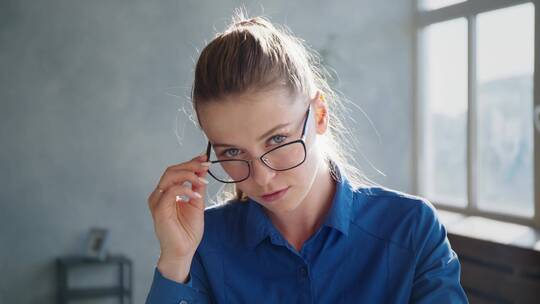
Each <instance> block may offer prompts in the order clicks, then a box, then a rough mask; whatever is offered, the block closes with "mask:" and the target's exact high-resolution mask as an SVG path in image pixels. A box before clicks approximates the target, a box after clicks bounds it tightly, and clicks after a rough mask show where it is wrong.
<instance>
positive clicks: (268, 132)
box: [212, 122, 291, 148]
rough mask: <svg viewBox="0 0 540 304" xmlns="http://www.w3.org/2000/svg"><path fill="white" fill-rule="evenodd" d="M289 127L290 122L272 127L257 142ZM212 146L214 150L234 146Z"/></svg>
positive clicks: (218, 144)
mask: <svg viewBox="0 0 540 304" xmlns="http://www.w3.org/2000/svg"><path fill="white" fill-rule="evenodd" d="M289 125H291V123H290V122H288V123H282V124H279V125H277V126H275V127H273V128H272V129H270V130H268V131H267V132H265V133H264V134H263V135H261V136H259V138H258V139H257V141H261V140H263V139H264V138H265V137H268V136H269V135H270V134H272V133H274V132H276V131H277V130H279V129H282V128H285V127H287V126H289ZM212 146H213V147H214V148H220V147H235V145H230V144H222V143H213V144H212Z"/></svg>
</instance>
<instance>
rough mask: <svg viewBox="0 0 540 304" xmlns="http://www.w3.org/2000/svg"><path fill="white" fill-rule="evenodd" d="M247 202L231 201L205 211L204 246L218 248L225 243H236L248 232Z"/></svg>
mask: <svg viewBox="0 0 540 304" xmlns="http://www.w3.org/2000/svg"><path fill="white" fill-rule="evenodd" d="M248 205H249V204H248V203H247V202H243V201H238V200H231V201H227V202H224V203H220V204H214V205H210V206H207V207H206V208H205V210H204V235H203V241H202V242H203V245H204V247H208V248H218V247H221V246H222V245H223V243H224V242H225V243H236V242H237V241H240V238H241V237H242V235H243V234H244V231H245V230H246V221H245V219H246V218H247V217H248V215H247V213H248V209H249V208H248V207H249V206H248Z"/></svg>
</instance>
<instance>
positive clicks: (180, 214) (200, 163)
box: [148, 155, 208, 271]
mask: <svg viewBox="0 0 540 304" xmlns="http://www.w3.org/2000/svg"><path fill="white" fill-rule="evenodd" d="M205 161H206V155H200V156H198V157H195V158H194V159H192V160H190V161H188V162H184V163H181V164H179V165H174V166H170V167H168V168H167V169H166V170H165V172H164V173H163V175H162V176H161V179H160V181H159V183H158V185H157V187H156V189H155V190H154V191H152V193H150V196H149V197H148V206H149V208H150V212H151V213H152V218H153V220H154V229H155V232H156V236H157V238H158V240H159V243H160V248H161V256H160V262H163V261H167V264H188V265H189V264H190V263H191V259H192V258H193V255H194V254H195V251H196V250H197V247H198V246H199V243H200V242H201V239H202V236H203V231H204V207H205V204H204V197H203V196H204V194H205V193H206V184H207V183H208V182H207V181H206V179H205V177H206V175H207V173H208V163H206V162H205ZM186 182H189V183H190V184H191V186H188V185H186ZM181 196H184V197H187V198H189V200H187V201H184V200H180V199H179V197H181ZM188 261H189V263H187V262H188ZM188 271H189V269H188Z"/></svg>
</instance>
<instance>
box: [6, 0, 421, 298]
mask: <svg viewBox="0 0 540 304" xmlns="http://www.w3.org/2000/svg"><path fill="white" fill-rule="evenodd" d="M241 4H242V2H240V1H214V2H211V1H195V0H190V1H177V0H175V1H173V0H168V1H165V0H163V1H148V0H137V1H127V0H126V1H121V0H116V1H105V0H101V1H81V0H79V1H71V0H49V1H28V0H24V1H23V0H3V1H1V2H0V204H1V209H0V248H1V249H0V273H1V274H2V276H1V277H0V303H53V302H54V301H55V283H56V281H55V277H54V258H55V257H57V256H61V255H65V254H73V253H77V252H78V250H79V249H80V246H81V243H82V242H83V241H84V236H85V233H86V232H87V230H88V229H89V228H90V227H92V226H102V227H106V228H108V229H110V231H111V243H110V251H111V252H114V253H122V254H126V255H127V256H129V257H131V258H132V259H133V261H134V265H135V273H134V277H135V281H134V288H135V303H143V301H144V299H145V297H146V294H147V292H148V288H149V286H150V283H151V279H152V273H153V268H154V265H155V261H156V259H157V257H158V254H159V251H158V243H157V241H156V239H155V236H154V232H153V226H152V220H151V217H150V214H149V212H148V210H147V206H146V198H147V195H148V194H149V192H150V191H151V190H152V188H153V187H154V186H155V183H156V182H157V179H158V178H159V176H160V175H161V173H162V171H163V169H164V168H165V167H166V166H168V165H171V164H174V163H179V162H182V161H184V160H186V159H189V158H191V157H192V156H194V155H195V154H196V153H199V152H202V150H203V149H204V141H203V140H202V137H201V134H199V133H198V132H197V130H196V129H195V128H194V127H193V126H192V125H191V124H190V123H189V122H187V120H186V119H185V117H184V116H183V115H178V113H179V112H178V109H179V108H181V107H182V106H184V103H185V102H186V100H187V99H186V98H185V96H186V95H187V94H188V92H189V87H190V85H191V80H192V71H193V66H194V61H195V60H196V58H197V49H199V50H200V49H201V48H202V47H203V45H204V42H205V40H207V41H208V40H210V39H211V38H212V36H213V34H214V30H221V29H223V27H224V25H225V23H226V22H227V21H228V20H229V17H230V14H231V12H232V10H233V9H234V8H235V7H237V6H239V5H241ZM246 6H247V8H248V9H249V11H250V13H251V14H252V15H256V14H259V13H263V14H265V15H267V16H269V17H270V18H271V19H272V20H273V21H276V22H278V23H286V24H287V25H288V26H289V27H290V28H291V29H292V30H293V32H295V33H296V34H297V35H299V36H301V37H302V38H304V39H305V40H306V41H307V42H308V43H309V44H311V45H312V46H313V48H315V49H317V50H319V51H322V52H323V53H325V54H326V56H327V57H326V58H327V62H328V63H329V64H330V65H332V66H333V67H334V68H335V70H336V71H337V73H338V75H339V77H340V78H339V82H338V83H337V84H336V87H337V89H339V90H341V91H342V92H343V93H344V94H345V95H347V96H348V97H349V99H350V100H352V101H353V102H355V103H356V104H357V105H359V106H361V107H362V108H363V109H364V111H365V112H366V113H367V114H368V115H369V117H370V118H371V119H372V120H373V122H374V124H375V126H376V128H377V130H378V132H379V133H380V137H378V136H377V135H376V133H375V132H374V130H373V129H372V128H371V127H370V126H369V124H368V122H367V120H366V119H365V118H364V117H362V116H361V115H360V114H359V113H360V112H359V111H358V110H354V112H353V116H354V118H355V119H356V120H357V124H356V125H355V126H354V128H356V133H355V134H357V139H358V140H359V142H360V149H359V151H358V159H359V160H360V162H361V164H362V166H363V167H365V169H366V174H367V175H368V176H370V177H371V178H372V179H374V180H375V181H377V182H380V183H381V184H383V185H386V186H389V187H392V188H396V189H399V190H404V191H411V190H412V183H411V172H412V171H411V168H412V167H411V153H412V152H411V149H412V147H411V139H412V133H411V130H412V129H411V113H412V112H411V83H412V81H411V68H412V66H411V58H412V53H411V52H412V31H413V29H412V15H413V11H412V9H413V5H412V0H403V1H375V0H362V1H340V2H335V1H334V2H330V1H262V2H250V3H247V4H246ZM173 95H179V96H180V97H179V98H178V97H174V96H173ZM360 152H361V153H363V154H364V155H365V157H366V158H367V159H369V160H370V161H371V162H372V163H373V164H374V165H375V166H376V167H377V168H378V169H379V170H381V171H383V172H384V173H385V174H387V176H386V177H383V176H381V175H378V174H377V173H376V172H375V170H373V169H370V168H369V166H368V165H367V162H365V160H363V159H362V156H360V155H361V153H360ZM103 271H105V270H103ZM105 272H106V274H101V275H100V274H99V272H97V271H96V272H88V273H87V274H86V275H88V276H91V277H93V278H94V279H95V281H100V280H107V281H112V279H111V278H110V276H112V273H111V272H110V271H109V272H108V273H107V271H105ZM82 276H83V274H80V276H79V277H78V278H77V276H76V277H75V279H76V280H79V281H78V282H79V283H80V284H89V282H90V281H91V280H90V279H82ZM109 302H110V303H116V302H115V301H113V300H111V301H108V302H107V301H103V302H99V303H109ZM79 303H82V302H79ZM84 303H97V302H90V301H89V302H84Z"/></svg>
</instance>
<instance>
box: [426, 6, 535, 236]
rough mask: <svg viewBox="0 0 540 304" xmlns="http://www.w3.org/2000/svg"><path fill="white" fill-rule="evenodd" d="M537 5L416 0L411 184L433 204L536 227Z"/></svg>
mask: <svg viewBox="0 0 540 304" xmlns="http://www.w3.org/2000/svg"><path fill="white" fill-rule="evenodd" d="M535 9H536V6H535V5H534V3H533V2H530V1H519V0H501V1H486V0H468V1H458V0H439V1H437V0H419V11H418V18H417V21H418V22H417V40H418V44H417V71H418V73H417V75H418V77H417V80H418V82H417V89H416V96H417V98H416V99H417V118H418V119H417V138H418V140H417V148H418V153H417V155H418V157H417V159H416V162H417V168H418V174H417V183H416V184H417V192H418V193H419V194H420V195H422V196H425V197H427V198H428V199H430V200H431V201H432V202H433V203H434V204H435V205H436V206H437V207H438V208H441V209H447V210H451V211H460V212H464V213H466V214H471V215H482V216H486V217H492V218H497V219H503V220H508V221H513V222H518V223H525V224H528V225H534V226H537V227H540V214H539V213H540V202H539V200H540V199H539V198H540V195H537V194H535V188H536V189H538V186H537V187H535V185H538V184H540V181H539V179H540V172H538V171H540V169H536V170H535V169H534V168H535V164H538V163H539V162H540V156H536V157H537V159H535V155H536V154H539V153H534V146H535V137H536V138H537V139H536V141H537V143H536V145H537V146H540V138H538V136H537V135H535V133H536V134H538V133H537V131H535V126H534V118H535V115H538V113H536V114H535V110H534V109H535V98H534V94H533V93H534V88H535V85H534V83H535V80H534V66H535V52H537V51H536V50H535V43H536V41H535V16H536V14H535ZM537 82H538V81H537ZM539 89H540V88H539ZM537 91H538V89H537ZM536 99H538V98H536ZM536 104H537V105H538V101H536ZM539 108H540V107H539ZM536 112H540V111H536ZM537 149H538V148H537ZM536 167H538V168H540V166H538V165H536ZM535 176H536V177H535ZM535 197H536V198H535ZM535 201H536V203H535Z"/></svg>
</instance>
